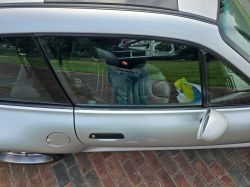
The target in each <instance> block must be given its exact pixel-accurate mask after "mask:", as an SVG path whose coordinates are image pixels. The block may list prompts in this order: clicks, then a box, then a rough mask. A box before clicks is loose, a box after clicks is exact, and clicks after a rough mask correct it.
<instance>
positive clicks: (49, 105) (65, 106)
mask: <svg viewBox="0 0 250 187" xmlns="http://www.w3.org/2000/svg"><path fill="white" fill-rule="evenodd" d="M0 37H1V38H2V37H11V38H17V37H30V38H31V39H32V40H33V42H34V45H35V46H36V48H37V50H38V52H39V54H40V55H41V57H42V59H43V61H44V63H45V65H46V67H47V68H48V70H49V72H50V73H51V68H50V67H48V63H47V61H46V60H45V59H44V56H43V54H42V53H41V50H40V47H39V46H38V43H37V42H36V39H35V38H34V35H33V34H32V33H22V34H15V33H14V34H0ZM49 64H50V63H49ZM51 76H52V77H53V79H54V80H55V82H56V84H57V85H58V87H59V89H60V90H61V91H62V94H63V95H64V97H65V99H66V101H67V102H68V103H65V104H64V103H49V102H39V101H22V100H14V99H1V98H0V105H12V106H28V107H39V108H41V107H42V108H59V109H60V108H63V109H68V108H71V109H72V107H73V104H72V102H70V101H71V100H68V95H67V94H66V95H65V92H63V90H62V87H61V86H60V85H59V84H58V82H57V81H56V78H57V77H54V74H53V73H51Z"/></svg>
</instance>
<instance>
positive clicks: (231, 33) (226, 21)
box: [219, 0, 250, 62]
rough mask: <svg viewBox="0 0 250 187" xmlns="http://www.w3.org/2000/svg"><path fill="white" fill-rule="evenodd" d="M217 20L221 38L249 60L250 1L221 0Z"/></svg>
mask: <svg viewBox="0 0 250 187" xmlns="http://www.w3.org/2000/svg"><path fill="white" fill-rule="evenodd" d="M219 20H220V25H219V27H220V33H221V36H222V38H223V39H224V40H225V42H226V43H228V44H229V45H230V46H231V47H232V48H233V49H234V50H236V51H237V52H238V53H239V54H240V55H241V56H243V57H244V58H245V59H246V60H247V61H248V62H250V2H249V1H248V0H221V1H220V17H219Z"/></svg>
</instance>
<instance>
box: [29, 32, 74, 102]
mask: <svg viewBox="0 0 250 187" xmlns="http://www.w3.org/2000/svg"><path fill="white" fill-rule="evenodd" d="M32 39H33V41H34V43H35V45H36V47H37V50H38V51H39V53H40V55H41V56H42V58H43V60H44V62H45V64H46V66H47V68H48V69H49V72H50V73H51V75H52V77H53V78H54V81H55V82H56V83H57V85H58V86H59V89H60V90H61V92H62V94H63V95H64V97H65V98H66V100H67V101H68V103H69V104H70V105H71V106H74V104H73V102H72V100H71V98H70V97H69V96H68V94H67V92H66V90H65V89H64V87H63V86H62V84H61V82H60V80H59V78H58V77H57V76H56V73H55V71H54V69H53V68H52V66H51V64H50V62H49V59H48V58H47V56H46V55H45V52H44V50H43V48H42V46H41V44H40V43H39V41H38V38H35V37H34V35H32Z"/></svg>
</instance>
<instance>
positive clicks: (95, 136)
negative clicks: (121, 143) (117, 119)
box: [89, 133, 125, 140]
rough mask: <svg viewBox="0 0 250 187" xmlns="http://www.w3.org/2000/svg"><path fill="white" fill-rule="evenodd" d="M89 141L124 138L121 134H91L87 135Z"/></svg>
mask: <svg viewBox="0 0 250 187" xmlns="http://www.w3.org/2000/svg"><path fill="white" fill-rule="evenodd" d="M89 138H91V139H114V140H117V139H124V138H125V136H124V135H123V134H122V133H91V134H90V135H89Z"/></svg>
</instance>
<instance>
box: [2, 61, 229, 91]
mask: <svg viewBox="0 0 250 187" xmlns="http://www.w3.org/2000/svg"><path fill="white" fill-rule="evenodd" d="M21 58H23V59H22V60H21V59H20V58H19V57H18V56H0V61H5V62H14V63H19V64H21V63H25V61H26V60H25V58H24V57H21ZM26 59H27V60H28V62H29V64H31V65H32V66H43V67H45V66H46V65H45V63H44V62H43V59H42V58H41V57H39V56H26ZM22 61H23V62H22ZM26 62H27V61H26ZM51 64H52V66H53V68H54V69H55V70H64V71H75V72H83V73H94V74H98V73H99V74H105V75H106V74H107V64H106V63H105V61H104V60H103V59H102V60H100V59H98V61H97V62H96V61H94V60H93V59H87V58H82V59H74V60H68V59H63V67H61V66H60V65H59V62H58V60H51ZM146 69H147V71H148V74H149V76H150V78H151V79H152V80H167V81H168V82H175V81H177V80H178V79H181V78H183V77H185V78H186V80H187V81H188V82H191V83H195V84H200V73H199V63H198V61H167V60H147V64H146ZM207 69H208V80H209V81H208V82H209V86H219V87H225V82H224V79H223V75H222V70H221V63H220V61H212V62H209V63H208V66H207Z"/></svg>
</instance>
